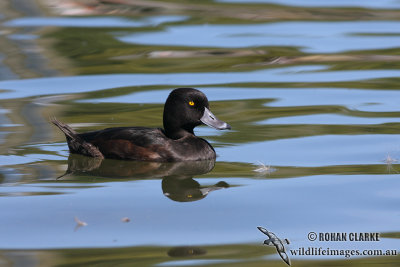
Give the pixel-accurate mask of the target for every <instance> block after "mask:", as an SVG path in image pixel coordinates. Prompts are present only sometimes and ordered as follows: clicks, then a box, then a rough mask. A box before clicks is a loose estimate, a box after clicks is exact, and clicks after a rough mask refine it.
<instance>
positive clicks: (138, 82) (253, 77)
mask: <svg viewBox="0 0 400 267" xmlns="http://www.w3.org/2000/svg"><path fill="white" fill-rule="evenodd" d="M328 68H329V67H328V66H323V65H304V66H294V67H283V68H274V69H263V70H257V71H249V72H210V73H163V74H108V75H82V76H70V77H52V78H35V79H25V80H9V81H0V89H6V90H9V91H3V92H0V96H1V97H2V98H3V99H7V98H21V97H29V96H35V95H49V94H51V95H53V94H66V93H84V92H90V91H95V90H103V89H111V88H118V87H127V86H145V85H171V86H194V85H197V86H199V85H217V84H234V83H262V82H267V83H270V82H282V83H290V82H312V83H316V82H344V81H359V80H369V79H378V78H389V77H398V76H400V70H348V71H346V70H340V71H329V70H327V69H328ZM50 92H51V93H50Z"/></svg>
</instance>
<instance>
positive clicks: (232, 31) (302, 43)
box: [116, 21, 400, 53]
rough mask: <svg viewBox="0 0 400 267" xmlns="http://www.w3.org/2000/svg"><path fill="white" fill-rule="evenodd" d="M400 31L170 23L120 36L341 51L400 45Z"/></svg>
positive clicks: (386, 24) (341, 25)
mask: <svg viewBox="0 0 400 267" xmlns="http://www.w3.org/2000/svg"><path fill="white" fill-rule="evenodd" d="M369 34H371V35H369ZM373 34H377V35H379V36H373ZM399 34H400V22H398V21H349V22H304V21H295V22H277V23H264V24H251V25H209V24H207V25H187V26H169V27H166V29H165V30H163V31H161V32H160V31H159V32H145V33H127V34H125V35H121V34H119V35H118V36H117V37H116V38H117V39H118V40H120V41H123V42H126V43H134V44H145V45H174V46H190V47H223V48H243V47H259V46H287V47H299V48H300V49H301V51H304V52H308V53H337V52H345V51H354V50H355V51H358V50H372V49H388V48H395V47H399V43H400V36H399ZM385 35H386V36H385Z"/></svg>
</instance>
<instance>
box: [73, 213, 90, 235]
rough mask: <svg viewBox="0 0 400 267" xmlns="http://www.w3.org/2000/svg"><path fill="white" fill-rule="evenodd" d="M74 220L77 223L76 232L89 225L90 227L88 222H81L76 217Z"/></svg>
mask: <svg viewBox="0 0 400 267" xmlns="http://www.w3.org/2000/svg"><path fill="white" fill-rule="evenodd" d="M74 220H75V222H76V226H75V229H74V231H77V230H78V229H79V228H81V227H82V226H87V225H88V224H87V223H86V222H84V221H81V220H79V218H78V217H76V216H75V218H74Z"/></svg>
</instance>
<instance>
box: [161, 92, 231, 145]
mask: <svg viewBox="0 0 400 267" xmlns="http://www.w3.org/2000/svg"><path fill="white" fill-rule="evenodd" d="M163 120H164V130H165V134H166V135H167V136H168V137H169V138H172V139H179V138H181V137H184V136H185V135H187V134H193V129H194V128H195V127H196V126H198V125H201V124H205V125H208V126H210V127H213V128H215V129H218V130H224V129H231V126H230V125H229V124H227V123H226V122H223V121H221V120H219V119H217V117H215V116H214V114H212V113H211V111H210V109H209V104H208V99H207V97H206V95H205V94H203V93H202V92H201V91H199V90H197V89H194V88H177V89H175V90H173V91H172V92H171V93H170V94H169V96H168V98H167V101H166V102H165V106H164V116H163Z"/></svg>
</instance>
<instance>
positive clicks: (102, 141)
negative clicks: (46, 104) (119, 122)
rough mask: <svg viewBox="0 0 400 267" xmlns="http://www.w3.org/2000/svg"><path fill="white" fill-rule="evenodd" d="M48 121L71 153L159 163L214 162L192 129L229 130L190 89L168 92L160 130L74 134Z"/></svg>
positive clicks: (206, 145) (210, 151)
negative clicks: (54, 127) (203, 126)
mask: <svg viewBox="0 0 400 267" xmlns="http://www.w3.org/2000/svg"><path fill="white" fill-rule="evenodd" d="M52 122H53V123H54V124H55V125H56V126H57V127H58V128H60V130H61V131H62V132H63V133H64V134H65V136H66V138H67V142H68V147H69V150H70V152H71V153H77V154H82V155H86V156H90V157H97V158H113V159H125V160H141V161H159V162H172V161H190V160H191V161H195V160H208V159H215V157H216V154H215V151H214V148H213V147H212V146H211V145H210V144H209V143H208V142H207V141H206V140H204V139H202V138H199V137H197V136H195V135H194V133H193V129H194V128H195V127H196V126H198V125H201V124H206V125H208V126H210V127H213V128H216V129H218V130H223V129H230V128H231V127H230V125H229V124H227V123H226V122H223V121H220V120H219V119H217V117H215V116H214V115H213V114H212V113H211V111H210V110H209V104H208V100H207V97H206V96H205V95H204V94H203V93H202V92H200V91H199V90H196V89H193V88H178V89H175V90H173V91H172V92H171V93H170V95H169V96H168V98H167V101H166V102H165V105H164V115H163V124H164V129H160V128H146V127H115V128H107V129H104V130H99V131H93V132H87V133H81V134H78V133H77V132H75V131H74V130H73V129H72V128H71V127H70V126H68V125H67V124H64V123H62V122H60V121H58V120H56V119H53V120H52Z"/></svg>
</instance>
